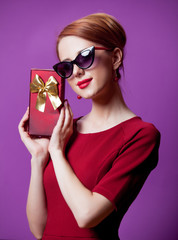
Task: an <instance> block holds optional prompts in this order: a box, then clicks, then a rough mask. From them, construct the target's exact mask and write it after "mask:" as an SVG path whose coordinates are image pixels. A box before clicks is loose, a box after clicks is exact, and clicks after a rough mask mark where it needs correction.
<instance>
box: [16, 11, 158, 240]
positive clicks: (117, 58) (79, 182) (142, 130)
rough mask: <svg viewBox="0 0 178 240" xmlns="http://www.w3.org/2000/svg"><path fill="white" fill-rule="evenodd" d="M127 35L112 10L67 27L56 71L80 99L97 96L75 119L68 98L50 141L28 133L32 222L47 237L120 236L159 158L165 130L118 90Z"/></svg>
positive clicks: (60, 239)
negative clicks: (133, 108)
mask: <svg viewBox="0 0 178 240" xmlns="http://www.w3.org/2000/svg"><path fill="white" fill-rule="evenodd" d="M125 44H126V34H125V31H124V29H123V27H122V26H121V25H120V24H119V23H118V22H117V21H116V19H115V18H113V17H112V16H110V15H107V14H92V15H89V16H87V17H84V18H82V19H79V20H77V21H75V22H73V23H71V24H69V25H68V26H66V27H65V28H64V29H63V31H62V32H61V33H60V35H59V37H58V41H57V53H58V57H59V60H60V62H59V63H57V64H55V65H54V69H55V71H56V72H57V73H58V74H59V75H60V76H61V77H63V78H65V79H66V80H67V81H68V83H69V85H70V86H71V88H72V89H73V91H74V92H76V94H77V95H78V98H81V97H82V98H85V99H91V100H92V109H91V112H89V113H88V114H87V115H86V116H82V117H80V118H78V119H75V120H74V119H73V114H72V110H71V108H70V105H69V103H68V101H65V104H64V107H63V108H62V109H61V113H60V116H59V119H58V122H57V124H56V126H55V128H54V130H53V133H52V136H51V138H50V139H45V138H41V139H32V138H31V137H30V136H29V135H28V133H27V131H26V127H25V126H26V123H27V121H28V109H27V111H26V113H25V115H24V116H23V118H22V120H21V121H20V123H19V132H20V136H21V139H22V141H23V142H24V144H25V146H26V147H27V149H28V150H29V152H30V153H31V156H32V158H31V180H30V187H29V194H28V200H27V217H28V221H29V226H30V229H31V231H32V233H33V234H34V236H35V237H36V238H37V239H43V240H64V239H65V240H74V239H76V240H77V239H86V240H89V239H95V240H104V239H107V240H118V239H119V236H118V229H119V225H120V222H121V220H122V218H123V216H124V214H125V213H126V211H127V209H128V208H129V206H130V205H131V203H132V202H133V201H134V199H135V198H136V196H137V195H138V193H139V191H140V189H141V188H142V186H143V184H144V182H145V180H146V179H147V177H148V175H149V173H150V172H151V171H152V170H153V169H154V168H155V167H156V165H157V162H158V148H159V142H160V133H159V131H158V130H157V129H156V128H155V126H154V125H153V124H151V123H147V122H145V121H143V120H142V119H141V117H140V116H137V115H136V114H134V113H133V112H132V111H131V110H130V109H129V108H128V107H127V105H126V103H125V102H124V99H123V97H122V93H121V90H120V87H119V80H120V78H121V75H120V70H121V68H122V67H123V59H124V46H125Z"/></svg>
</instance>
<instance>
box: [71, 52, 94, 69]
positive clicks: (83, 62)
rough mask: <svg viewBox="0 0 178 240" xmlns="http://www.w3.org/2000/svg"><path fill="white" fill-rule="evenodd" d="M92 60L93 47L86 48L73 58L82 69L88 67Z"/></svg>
mask: <svg viewBox="0 0 178 240" xmlns="http://www.w3.org/2000/svg"><path fill="white" fill-rule="evenodd" d="M93 60H94V49H93V50H91V49H87V50H85V51H83V52H81V53H80V54H79V55H78V56H77V58H76V59H75V63H76V64H77V65H78V66H79V67H80V68H83V69H86V68H89V67H90V66H91V65H92V63H93Z"/></svg>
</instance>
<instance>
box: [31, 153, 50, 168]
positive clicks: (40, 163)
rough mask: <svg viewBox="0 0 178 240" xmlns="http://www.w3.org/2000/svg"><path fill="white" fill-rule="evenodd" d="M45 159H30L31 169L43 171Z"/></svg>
mask: <svg viewBox="0 0 178 240" xmlns="http://www.w3.org/2000/svg"><path fill="white" fill-rule="evenodd" d="M46 162H47V160H46V158H42V157H33V156H32V158H31V168H32V169H37V170H38V171H43V170H44V168H45V163H46Z"/></svg>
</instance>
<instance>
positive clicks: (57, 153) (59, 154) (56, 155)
mask: <svg viewBox="0 0 178 240" xmlns="http://www.w3.org/2000/svg"><path fill="white" fill-rule="evenodd" d="M50 156H51V159H52V160H53V161H55V160H57V161H59V159H65V155H64V152H63V151H62V150H61V149H57V150H53V151H51V152H50Z"/></svg>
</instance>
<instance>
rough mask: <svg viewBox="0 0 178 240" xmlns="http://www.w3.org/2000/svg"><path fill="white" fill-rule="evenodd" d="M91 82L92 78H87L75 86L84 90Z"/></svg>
mask: <svg viewBox="0 0 178 240" xmlns="http://www.w3.org/2000/svg"><path fill="white" fill-rule="evenodd" d="M91 81H92V78H87V79H84V80H82V81H78V83H77V86H79V88H80V89H83V88H86V87H87V86H88V85H89V84H90V82H91Z"/></svg>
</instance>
